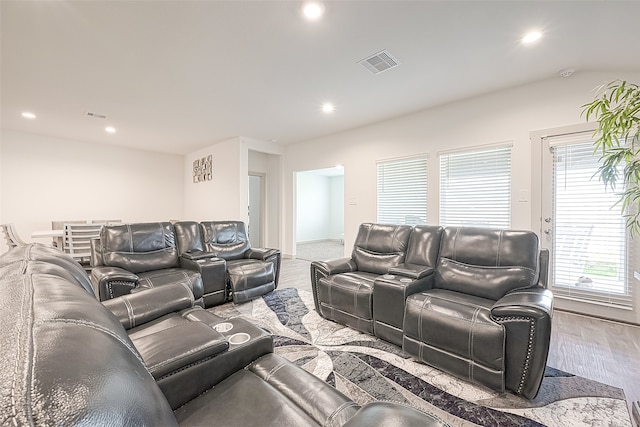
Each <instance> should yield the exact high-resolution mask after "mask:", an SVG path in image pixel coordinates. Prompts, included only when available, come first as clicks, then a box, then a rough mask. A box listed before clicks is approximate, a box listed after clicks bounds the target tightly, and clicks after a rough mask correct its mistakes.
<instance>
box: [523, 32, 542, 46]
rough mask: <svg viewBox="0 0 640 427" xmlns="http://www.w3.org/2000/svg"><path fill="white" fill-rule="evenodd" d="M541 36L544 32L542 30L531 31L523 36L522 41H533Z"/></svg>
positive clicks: (527, 42)
mask: <svg viewBox="0 0 640 427" xmlns="http://www.w3.org/2000/svg"><path fill="white" fill-rule="evenodd" d="M540 37H542V33H541V32H540V31H531V32H530V33H527V34H526V35H525V36H524V37H523V38H522V43H524V44H529V43H533V42H534V41H536V40H538V39H539V38H540Z"/></svg>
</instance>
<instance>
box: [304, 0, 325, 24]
mask: <svg viewBox="0 0 640 427" xmlns="http://www.w3.org/2000/svg"><path fill="white" fill-rule="evenodd" d="M302 14H303V15H304V16H305V18H307V19H308V20H310V21H317V20H318V19H320V18H321V17H322V15H323V14H324V6H323V5H322V3H317V2H307V3H305V4H304V5H303V6H302Z"/></svg>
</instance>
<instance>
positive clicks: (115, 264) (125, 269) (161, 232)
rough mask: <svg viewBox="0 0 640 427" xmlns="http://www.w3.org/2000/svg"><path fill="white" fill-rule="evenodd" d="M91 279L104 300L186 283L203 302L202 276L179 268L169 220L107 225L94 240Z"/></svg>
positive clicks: (100, 297) (174, 240)
mask: <svg viewBox="0 0 640 427" xmlns="http://www.w3.org/2000/svg"><path fill="white" fill-rule="evenodd" d="M91 265H92V267H93V268H92V269H91V281H92V283H93V286H94V290H95V293H96V295H97V296H98V298H99V299H100V300H101V301H104V300H107V299H111V298H115V297H118V296H121V295H126V294H128V293H131V292H137V291H140V290H144V289H150V288H154V287H158V286H164V285H167V284H170V283H184V284H186V285H187V286H189V288H190V289H191V291H192V292H193V295H194V297H195V299H196V302H197V303H198V304H199V305H204V303H203V299H202V297H203V294H204V288H203V284H202V277H201V276H200V274H199V273H198V272H197V271H193V270H189V269H186V268H182V267H180V263H179V259H178V248H177V246H176V237H175V231H174V229H173V225H172V224H171V223H170V222H154V223H138V224H117V225H105V226H103V227H102V229H101V230H100V239H95V240H93V241H92V247H91Z"/></svg>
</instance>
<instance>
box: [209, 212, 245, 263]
mask: <svg viewBox="0 0 640 427" xmlns="http://www.w3.org/2000/svg"><path fill="white" fill-rule="evenodd" d="M200 225H201V227H202V234H203V236H204V243H205V250H206V251H207V252H211V253H212V254H214V255H215V256H217V257H219V258H224V259H226V260H232V259H240V258H244V257H245V253H246V252H247V250H249V249H250V248H251V245H250V243H249V239H248V237H247V231H246V228H245V225H244V222H242V221H203V222H201V223H200Z"/></svg>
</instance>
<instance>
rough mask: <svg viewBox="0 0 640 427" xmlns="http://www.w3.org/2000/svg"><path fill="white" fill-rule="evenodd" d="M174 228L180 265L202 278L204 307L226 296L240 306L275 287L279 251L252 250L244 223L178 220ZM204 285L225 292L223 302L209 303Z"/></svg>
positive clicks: (278, 271) (215, 299) (278, 272)
mask: <svg viewBox="0 0 640 427" xmlns="http://www.w3.org/2000/svg"><path fill="white" fill-rule="evenodd" d="M174 227H175V230H176V235H177V241H178V249H179V254H180V258H181V261H180V262H181V264H182V265H183V266H185V267H187V268H193V269H197V270H198V271H200V272H201V274H202V275H203V281H204V282H205V305H206V306H207V307H208V306H210V305H214V304H215V303H220V302H224V301H225V300H226V299H228V298H229V297H231V298H232V299H233V302H234V303H236V304H239V303H243V302H246V301H249V300H251V299H253V298H256V297H259V296H261V295H264V294H266V293H268V292H271V291H273V290H274V289H276V287H277V286H278V279H279V276H280V251H279V250H278V249H267V248H252V247H251V243H250V242H249V238H248V236H247V231H246V227H245V224H244V222H241V221H203V222H200V223H196V222H193V221H183V222H182V221H181V222H176V223H175V224H174ZM212 264H213V265H212ZM207 286H211V287H213V288H215V289H216V291H217V292H220V289H224V290H225V292H226V293H225V295H224V297H225V299H224V300H222V301H220V300H219V297H217V298H213V297H211V303H210V304H208V301H207V295H208V293H207V292H206V288H207Z"/></svg>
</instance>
